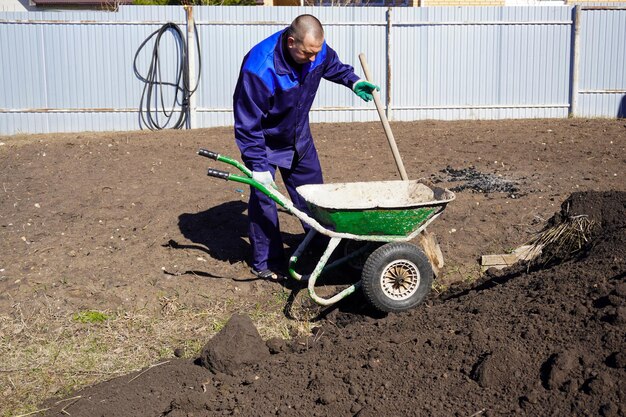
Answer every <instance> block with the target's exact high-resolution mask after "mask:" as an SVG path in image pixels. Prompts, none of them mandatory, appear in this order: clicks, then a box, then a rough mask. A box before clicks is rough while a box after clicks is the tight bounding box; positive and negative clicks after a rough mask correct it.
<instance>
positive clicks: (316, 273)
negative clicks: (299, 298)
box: [308, 237, 360, 306]
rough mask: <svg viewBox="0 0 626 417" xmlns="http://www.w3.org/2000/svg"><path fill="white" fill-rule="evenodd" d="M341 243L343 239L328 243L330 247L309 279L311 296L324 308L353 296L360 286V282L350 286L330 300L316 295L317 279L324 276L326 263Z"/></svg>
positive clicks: (337, 238) (336, 238) (334, 238)
mask: <svg viewBox="0 0 626 417" xmlns="http://www.w3.org/2000/svg"><path fill="white" fill-rule="evenodd" d="M339 242H341V238H339V237H333V238H331V239H330V242H328V247H327V248H326V250H325V251H324V254H323V255H322V258H321V259H320V260H319V262H318V263H317V265H316V266H315V269H313V272H312V273H311V276H310V277H309V282H308V290H309V296H310V297H311V298H312V299H313V301H315V302H316V303H317V304H320V305H323V306H328V305H331V304H334V303H336V302H337V301H339V300H342V299H343V298H345V297H347V296H348V295H350V294H352V293H353V292H354V291H355V290H356V289H357V288H358V286H359V285H360V281H359V282H357V283H356V284H353V285H351V286H349V287H348V288H345V289H344V290H343V291H341V292H339V293H337V294H335V295H334V296H332V297H330V298H322V297H320V296H318V295H317V294H316V293H315V282H316V281H317V278H318V277H319V276H320V275H321V274H322V271H323V270H324V266H325V265H326V262H328V259H329V258H330V256H331V255H332V254H333V251H334V250H335V248H337V245H338V244H339Z"/></svg>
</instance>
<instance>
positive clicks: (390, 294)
mask: <svg viewBox="0 0 626 417" xmlns="http://www.w3.org/2000/svg"><path fill="white" fill-rule="evenodd" d="M198 154H199V155H201V156H204V157H207V158H210V159H214V160H216V161H220V162H224V163H227V164H230V165H232V166H234V167H236V168H237V169H239V170H240V171H241V172H242V173H243V174H244V175H243V176H242V175H233V174H231V173H229V172H226V171H220V170H216V169H212V168H210V169H209V170H208V173H207V175H209V176H211V177H216V178H222V179H225V180H230V181H236V182H240V183H244V184H248V185H250V186H252V187H254V188H256V189H257V190H259V191H261V192H262V193H263V194H265V195H267V196H268V197H270V198H271V199H272V200H273V201H275V202H276V203H277V204H279V205H280V206H282V207H283V208H284V209H285V210H286V211H287V212H288V213H290V214H292V215H294V216H296V217H297V218H298V219H300V221H302V222H303V223H306V224H307V225H309V226H310V231H309V232H308V233H307V235H306V237H305V238H304V240H303V241H302V242H301V243H300V245H299V246H298V248H297V249H296V250H295V252H294V253H293V255H291V257H290V259H289V275H290V276H291V277H292V278H294V279H296V280H298V281H307V287H308V292H309V296H310V297H311V299H313V301H315V302H316V303H318V304H320V305H323V306H328V305H332V304H334V303H336V302H338V301H339V300H342V299H344V298H345V297H347V296H348V295H350V294H352V293H354V292H355V291H356V290H357V289H358V288H359V287H361V288H362V290H363V294H364V295H365V298H366V299H367V301H368V302H369V303H370V304H371V305H372V306H373V307H375V308H376V309H378V310H381V311H386V312H399V311H404V310H408V309H410V308H413V307H415V306H417V305H418V304H419V303H420V302H421V301H423V299H424V298H425V297H426V295H427V294H428V292H429V291H430V288H431V285H432V281H433V271H432V267H431V264H430V261H429V260H428V257H427V256H426V255H425V254H424V252H422V250H421V249H420V248H418V247H417V246H415V245H413V244H411V243H409V241H410V240H412V239H413V238H415V237H416V236H417V235H418V234H419V233H420V232H421V231H422V230H424V229H425V228H426V226H428V225H429V224H430V223H431V222H433V221H434V220H435V219H436V218H437V217H439V216H440V215H441V213H442V212H443V210H444V209H445V207H446V205H447V204H448V203H449V202H451V201H452V200H454V198H455V196H454V193H453V192H452V191H450V190H447V189H443V188H439V187H435V186H433V185H432V184H430V183H428V182H427V181H425V180H411V181H397V180H395V181H374V182H352V183H333V184H311V185H303V186H300V187H298V188H297V189H296V190H297V192H298V193H299V194H300V195H301V196H302V197H303V199H304V200H305V201H306V204H307V206H308V209H309V211H310V213H311V214H310V215H309V214H307V213H305V212H304V211H302V210H299V209H298V208H297V207H295V206H294V205H293V203H292V202H291V200H289V199H288V198H287V197H285V196H284V195H282V194H281V193H280V192H279V191H277V190H275V189H274V188H272V187H266V186H265V185H263V184H261V183H259V182H258V181H255V180H254V179H252V172H251V171H250V170H249V169H248V168H247V167H246V166H244V165H243V164H242V163H240V162H239V161H236V160H234V159H232V158H229V157H226V156H223V155H220V154H218V153H216V152H211V151H208V150H206V149H201V150H200V151H198ZM316 233H321V234H323V235H326V236H328V237H329V238H330V240H329V241H328V246H327V247H326V248H325V250H324V251H323V253H322V255H321V257H320V259H319V261H318V262H317V265H316V266H315V267H314V269H313V271H312V272H311V273H309V274H301V273H299V272H297V269H296V266H297V263H298V260H299V259H300V257H301V256H302V255H303V254H304V253H305V250H306V248H307V246H308V245H309V243H310V242H311V241H312V240H313V238H314V236H315V234H316ZM342 241H343V243H344V244H343V245H342V247H343V253H342V254H340V256H339V258H338V259H334V260H333V261H332V262H330V263H329V260H330V259H331V256H332V255H333V253H334V252H335V250H336V249H337V247H338V246H339V244H340V243H341V242H342ZM338 252H339V251H338ZM346 263H348V265H349V266H352V267H353V268H356V269H360V270H361V279H360V280H359V281H358V282H356V283H354V284H352V285H350V286H348V287H347V288H344V289H343V290H341V291H339V292H338V293H336V294H335V295H333V296H331V297H327V298H324V297H321V296H319V295H318V294H317V293H316V291H315V284H316V282H317V279H318V278H319V277H320V276H321V275H322V274H323V273H325V272H327V271H329V270H331V269H334V268H336V267H337V266H340V265H343V264H346Z"/></svg>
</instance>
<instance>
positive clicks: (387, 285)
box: [361, 242, 433, 312]
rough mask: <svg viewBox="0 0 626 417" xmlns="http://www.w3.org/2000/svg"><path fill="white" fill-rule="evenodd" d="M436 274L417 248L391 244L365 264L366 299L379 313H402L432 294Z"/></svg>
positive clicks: (364, 285)
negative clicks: (429, 293) (431, 289)
mask: <svg viewBox="0 0 626 417" xmlns="http://www.w3.org/2000/svg"><path fill="white" fill-rule="evenodd" d="M432 282H433V270H432V268H431V266H430V262H429V261H428V257H427V256H426V255H425V254H424V253H423V252H422V251H421V250H420V249H418V248H417V247H416V246H415V245H412V244H410V243H405V242H393V243H387V244H386V245H383V246H381V247H380V248H378V249H376V250H375V251H374V252H373V253H372V254H371V255H370V256H369V258H367V261H365V265H364V266H363V273H362V275H361V284H362V287H363V293H364V294H365V298H366V299H367V300H368V301H369V302H370V303H371V304H372V305H373V306H374V307H375V308H377V309H378V310H381V311H387V312H398V311H404V310H408V309H410V308H413V307H415V306H417V305H418V304H419V303H420V302H421V301H422V300H423V299H424V298H425V297H426V295H427V294H428V292H429V291H430V287H431V285H432Z"/></svg>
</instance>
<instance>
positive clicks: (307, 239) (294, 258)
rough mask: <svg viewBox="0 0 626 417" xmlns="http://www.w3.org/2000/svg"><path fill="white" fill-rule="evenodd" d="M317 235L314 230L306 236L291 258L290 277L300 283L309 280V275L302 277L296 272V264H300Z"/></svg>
mask: <svg viewBox="0 0 626 417" xmlns="http://www.w3.org/2000/svg"><path fill="white" fill-rule="evenodd" d="M316 233H317V232H316V231H315V230H314V229H311V230H309V233H307V234H306V236H305V237H304V240H303V241H302V242H300V244H299V245H298V247H297V248H296V251H295V252H294V253H293V255H291V257H290V258H289V275H291V277H292V278H293V279H296V280H298V281H306V280H307V279H308V276H307V275H305V276H302V275H300V274H299V273H297V272H296V263H297V262H298V259H299V258H300V255H302V253H303V252H304V250H305V249H306V247H307V246H309V243H311V240H313V238H314V237H315V234H316Z"/></svg>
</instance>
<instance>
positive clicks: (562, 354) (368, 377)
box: [46, 192, 626, 416]
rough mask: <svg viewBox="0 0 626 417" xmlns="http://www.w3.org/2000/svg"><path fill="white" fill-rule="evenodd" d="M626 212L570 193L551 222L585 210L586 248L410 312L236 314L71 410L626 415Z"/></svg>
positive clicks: (624, 201) (624, 198) (624, 203)
mask: <svg viewBox="0 0 626 417" xmlns="http://www.w3.org/2000/svg"><path fill="white" fill-rule="evenodd" d="M624 214H626V192H584V193H575V194H572V196H571V197H570V198H569V199H567V201H565V202H564V203H563V206H562V210H561V211H560V212H559V213H557V215H556V216H555V217H554V219H553V220H552V223H553V226H554V224H560V223H563V221H564V219H566V218H567V219H571V218H577V216H585V217H587V218H588V219H589V221H590V223H591V224H593V227H592V228H591V229H590V230H588V233H587V234H586V236H585V237H586V238H587V240H584V239H583V240H584V241H582V242H581V245H580V246H579V248H577V249H576V250H573V251H571V252H570V254H569V255H567V256H562V257H561V258H560V259H559V261H558V262H557V263H554V262H552V263H551V264H550V265H551V266H548V263H546V262H547V261H548V260H549V259H552V258H553V254H552V253H551V251H552V250H554V248H556V247H558V246H559V245H558V242H553V243H551V244H550V245H548V246H546V247H545V251H544V254H543V256H542V257H541V258H539V259H537V260H536V261H535V262H534V263H532V264H527V265H523V267H518V268H511V269H510V270H505V271H500V272H495V271H494V272H492V273H490V274H488V275H487V276H486V277H485V278H483V279H482V280H480V281H479V282H477V283H475V284H474V285H471V286H468V287H467V288H457V289H456V290H454V291H449V292H447V293H445V294H443V295H442V296H440V297H433V298H431V299H430V300H429V301H428V302H427V303H426V304H425V305H423V306H421V307H419V308H417V309H415V310H412V311H410V312H406V313H402V314H392V315H386V316H382V315H373V314H367V313H366V312H364V311H361V312H360V314H355V313H354V312H349V311H342V310H335V311H334V312H333V313H332V314H330V315H329V316H327V317H326V319H325V320H322V321H321V322H320V326H319V327H317V328H315V330H314V332H313V333H314V334H313V335H312V336H310V337H307V338H300V339H295V340H291V341H284V340H281V339H271V340H267V341H264V340H262V338H261V337H260V336H259V334H258V332H257V330H256V328H255V327H254V324H253V323H252V320H251V319H250V318H249V317H248V316H245V315H234V316H233V317H232V318H231V320H230V321H229V322H228V323H227V324H226V326H225V327H224V328H223V329H222V331H221V332H220V333H218V334H217V335H216V336H215V337H214V338H212V339H210V340H209V341H208V342H207V344H206V346H205V347H204V349H203V350H202V352H201V354H200V357H199V358H197V359H196V360H195V362H193V361H190V360H172V361H170V362H169V363H166V364H163V365H162V366H155V367H153V368H147V369H146V370H144V371H142V372H139V373H134V374H131V375H127V376H123V377H120V378H117V379H115V380H112V381H109V382H106V383H103V384H100V385H97V386H94V387H92V388H89V389H86V390H84V391H82V392H79V393H78V394H79V395H80V398H79V400H78V401H76V400H74V401H75V403H74V404H73V406H72V409H71V415H73V416H130V415H134V416H213V415H243V416H250V415H258V416H270V415H272V416H273V415H286V416H346V415H352V416H391V415H423V416H431V415H436V416H478V415H483V416H496V415H497V416H504V415H506V416H509V415H533V416H537V415H588V416H597V415H600V416H623V415H624V413H625V412H626V409H625V408H624V404H625V400H626V398H624V395H625V394H626V392H625V388H626V387H624V384H625V383H626V382H625V381H626V353H625V352H626V350H625V349H624V348H625V347H626V346H625V339H624V336H625V332H626V307H625V305H626V216H624ZM547 227H550V226H549V225H547ZM209 369H210V370H209ZM63 404H67V403H63ZM63 404H61V405H56V406H55V407H54V411H50V412H48V413H47V414H46V415H61V414H60V410H61V409H62V406H63Z"/></svg>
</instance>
